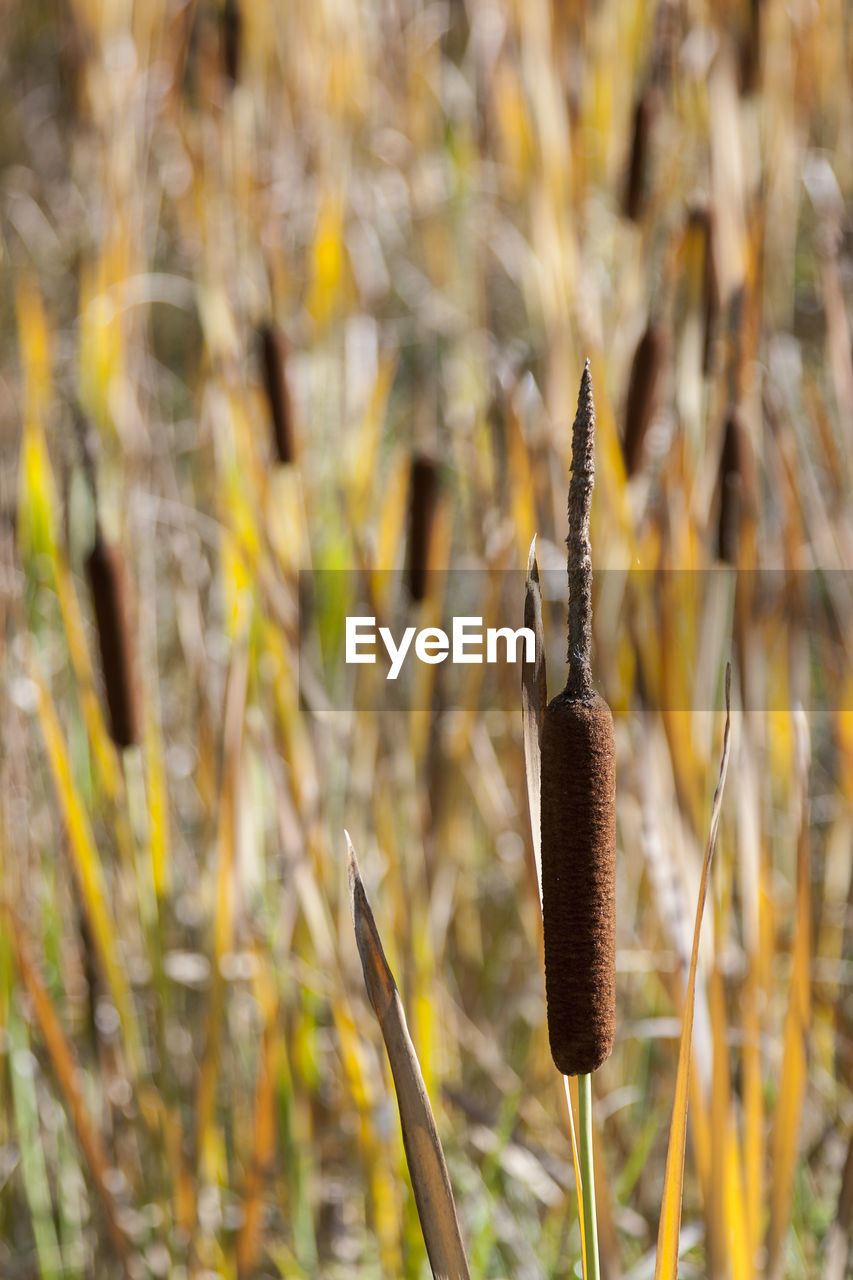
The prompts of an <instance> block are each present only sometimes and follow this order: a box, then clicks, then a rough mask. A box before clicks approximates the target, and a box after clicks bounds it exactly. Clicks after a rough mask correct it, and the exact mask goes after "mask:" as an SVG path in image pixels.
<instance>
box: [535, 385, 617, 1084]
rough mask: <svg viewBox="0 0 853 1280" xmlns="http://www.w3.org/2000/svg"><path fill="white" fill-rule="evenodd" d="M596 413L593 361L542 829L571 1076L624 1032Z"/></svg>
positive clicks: (550, 932)
mask: <svg viewBox="0 0 853 1280" xmlns="http://www.w3.org/2000/svg"><path fill="white" fill-rule="evenodd" d="M594 446H595V406H594V404H593V398H592V378H591V375H590V368H589V361H588V360H587V362H586V365H585V367H584V372H583V378H582V379H581V387H580V394H579V396H578V411H577V416H576V417H575V423H574V429H573V433H572V478H571V484H570V486H569V537H568V539H567V542H568V548H569V564H568V570H569V678H568V681H567V683H566V687H565V689H564V690H563V692H562V693H559V694H558V695H557V697H556V698H554V699H552V701H551V702H550V703H549V704H548V706H547V708H546V710H545V716H544V721H543V726H542V751H541V785H540V815H541V816H540V822H541V835H542V914H543V926H544V935H545V994H546V999H547V1007H548V1038H549V1040H550V1044H551V1054H552V1057H553V1059H554V1062H555V1063H556V1065H557V1068H558V1069H559V1070H560V1071H562V1072H563V1074H564V1075H585V1074H587V1073H588V1072H590V1071H595V1070H596V1069H597V1068H598V1067H600V1066H601V1064H602V1062H604V1060H605V1058H607V1056H608V1054H609V1053H610V1050H611V1048H612V1045H613V1031H614V1025H615V1017H616V1014H615V972H616V962H615V954H616V952H615V899H616V890H615V861H616V859H615V848H616V818H615V795H616V783H615V776H616V773H615V748H614V738H613V717H612V716H611V714H610V708H609V707H608V705H607V703H606V702H605V701H604V699H603V698H602V697H600V695H599V694H598V693H596V692H595V690H594V689H593V687H592V673H591V669H590V650H591V647H592V557H591V551H590V539H589V516H590V507H591V504H592V489H593V484H594V480H595V463H594Z"/></svg>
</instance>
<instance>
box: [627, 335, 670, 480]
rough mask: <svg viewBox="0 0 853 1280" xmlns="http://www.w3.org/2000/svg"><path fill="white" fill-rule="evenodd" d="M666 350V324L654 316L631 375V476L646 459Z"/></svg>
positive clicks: (638, 347) (629, 392)
mask: <svg viewBox="0 0 853 1280" xmlns="http://www.w3.org/2000/svg"><path fill="white" fill-rule="evenodd" d="M666 351H667V338H666V330H665V329H664V326H663V324H661V323H660V322H659V321H653V320H650V321H649V323H648V325H647V326H646V329H645V332H644V333H643V336H642V338H641V339H640V341H639V343H638V345H637V349H636V351H635V352H634V359H633V362H632V364H631V374H630V377H629V379H628V396H627V399H626V402H625V431H624V434H623V437H622V453H623V456H624V458H625V469H626V471H627V473H628V475H629V476H632V475H634V473H635V472H637V471H639V469H640V466H641V464H642V461H643V447H644V445H645V442H646V434H647V432H648V429H649V427H650V426H651V424H652V421H653V419H654V415H655V410H656V408H657V400H658V392H659V386H660V380H661V375H662V373H663V370H664V367H665V365H666Z"/></svg>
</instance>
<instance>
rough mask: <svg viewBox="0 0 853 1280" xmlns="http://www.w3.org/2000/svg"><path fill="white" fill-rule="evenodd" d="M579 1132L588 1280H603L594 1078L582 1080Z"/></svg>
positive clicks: (583, 1076)
mask: <svg viewBox="0 0 853 1280" xmlns="http://www.w3.org/2000/svg"><path fill="white" fill-rule="evenodd" d="M578 1129H579V1130H580V1165H581V1185H582V1187H583V1231H584V1245H585V1251H586V1258H585V1262H586V1266H585V1268H584V1270H585V1273H586V1280H600V1276H601V1272H600V1270H599V1266H598V1223H597V1220H596V1214H595V1174H594V1172H593V1166H592V1076H591V1075H582V1076H578Z"/></svg>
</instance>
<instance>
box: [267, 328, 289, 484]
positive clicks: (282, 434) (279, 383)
mask: <svg viewBox="0 0 853 1280" xmlns="http://www.w3.org/2000/svg"><path fill="white" fill-rule="evenodd" d="M260 339H261V359H262V365H263V375H264V391H265V392H266V397H267V404H268V405H269V411H270V418H271V420H272V428H273V437H274V439H275V451H276V456H277V458H278V460H279V462H281V463H284V464H285V465H287V464H288V463H291V462H293V460H294V458H295V456H296V449H295V441H294V435H293V407H292V405H291V401H290V391H289V389H288V386H287V375H286V372H285V364H286V361H287V345H286V343H285V340H284V334H283V333H282V332H281V330H280V329H279V328H278V326H277V325H276V324H273V323H272V322H270V323H268V324H265V325H262V326H261V331H260Z"/></svg>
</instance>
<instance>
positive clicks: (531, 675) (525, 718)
mask: <svg viewBox="0 0 853 1280" xmlns="http://www.w3.org/2000/svg"><path fill="white" fill-rule="evenodd" d="M524 625H525V627H530V629H531V630H532V631H533V633H534V635H535V636H536V657H535V659H534V661H533V662H523V663H522V664H521V724H522V732H523V735H524V771H525V773H526V775H527V803H528V807H529V809H530V833H531V835H532V837H533V856H534V858H535V860H536V880H537V883H538V885H539V900H540V902H541V901H542V850H541V832H540V829H539V804H540V800H539V777H540V773H541V751H540V743H541V738H542V720H543V718H544V715H545V704H546V702H547V696H548V695H547V689H546V679H545V628H544V626H543V624H542V591H541V589H540V586H539V566H538V565H537V563H536V537H535V535H534V538H533V541H532V542H531V544H530V551H529V553H528V556H527V577H526V578H525V582H524Z"/></svg>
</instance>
